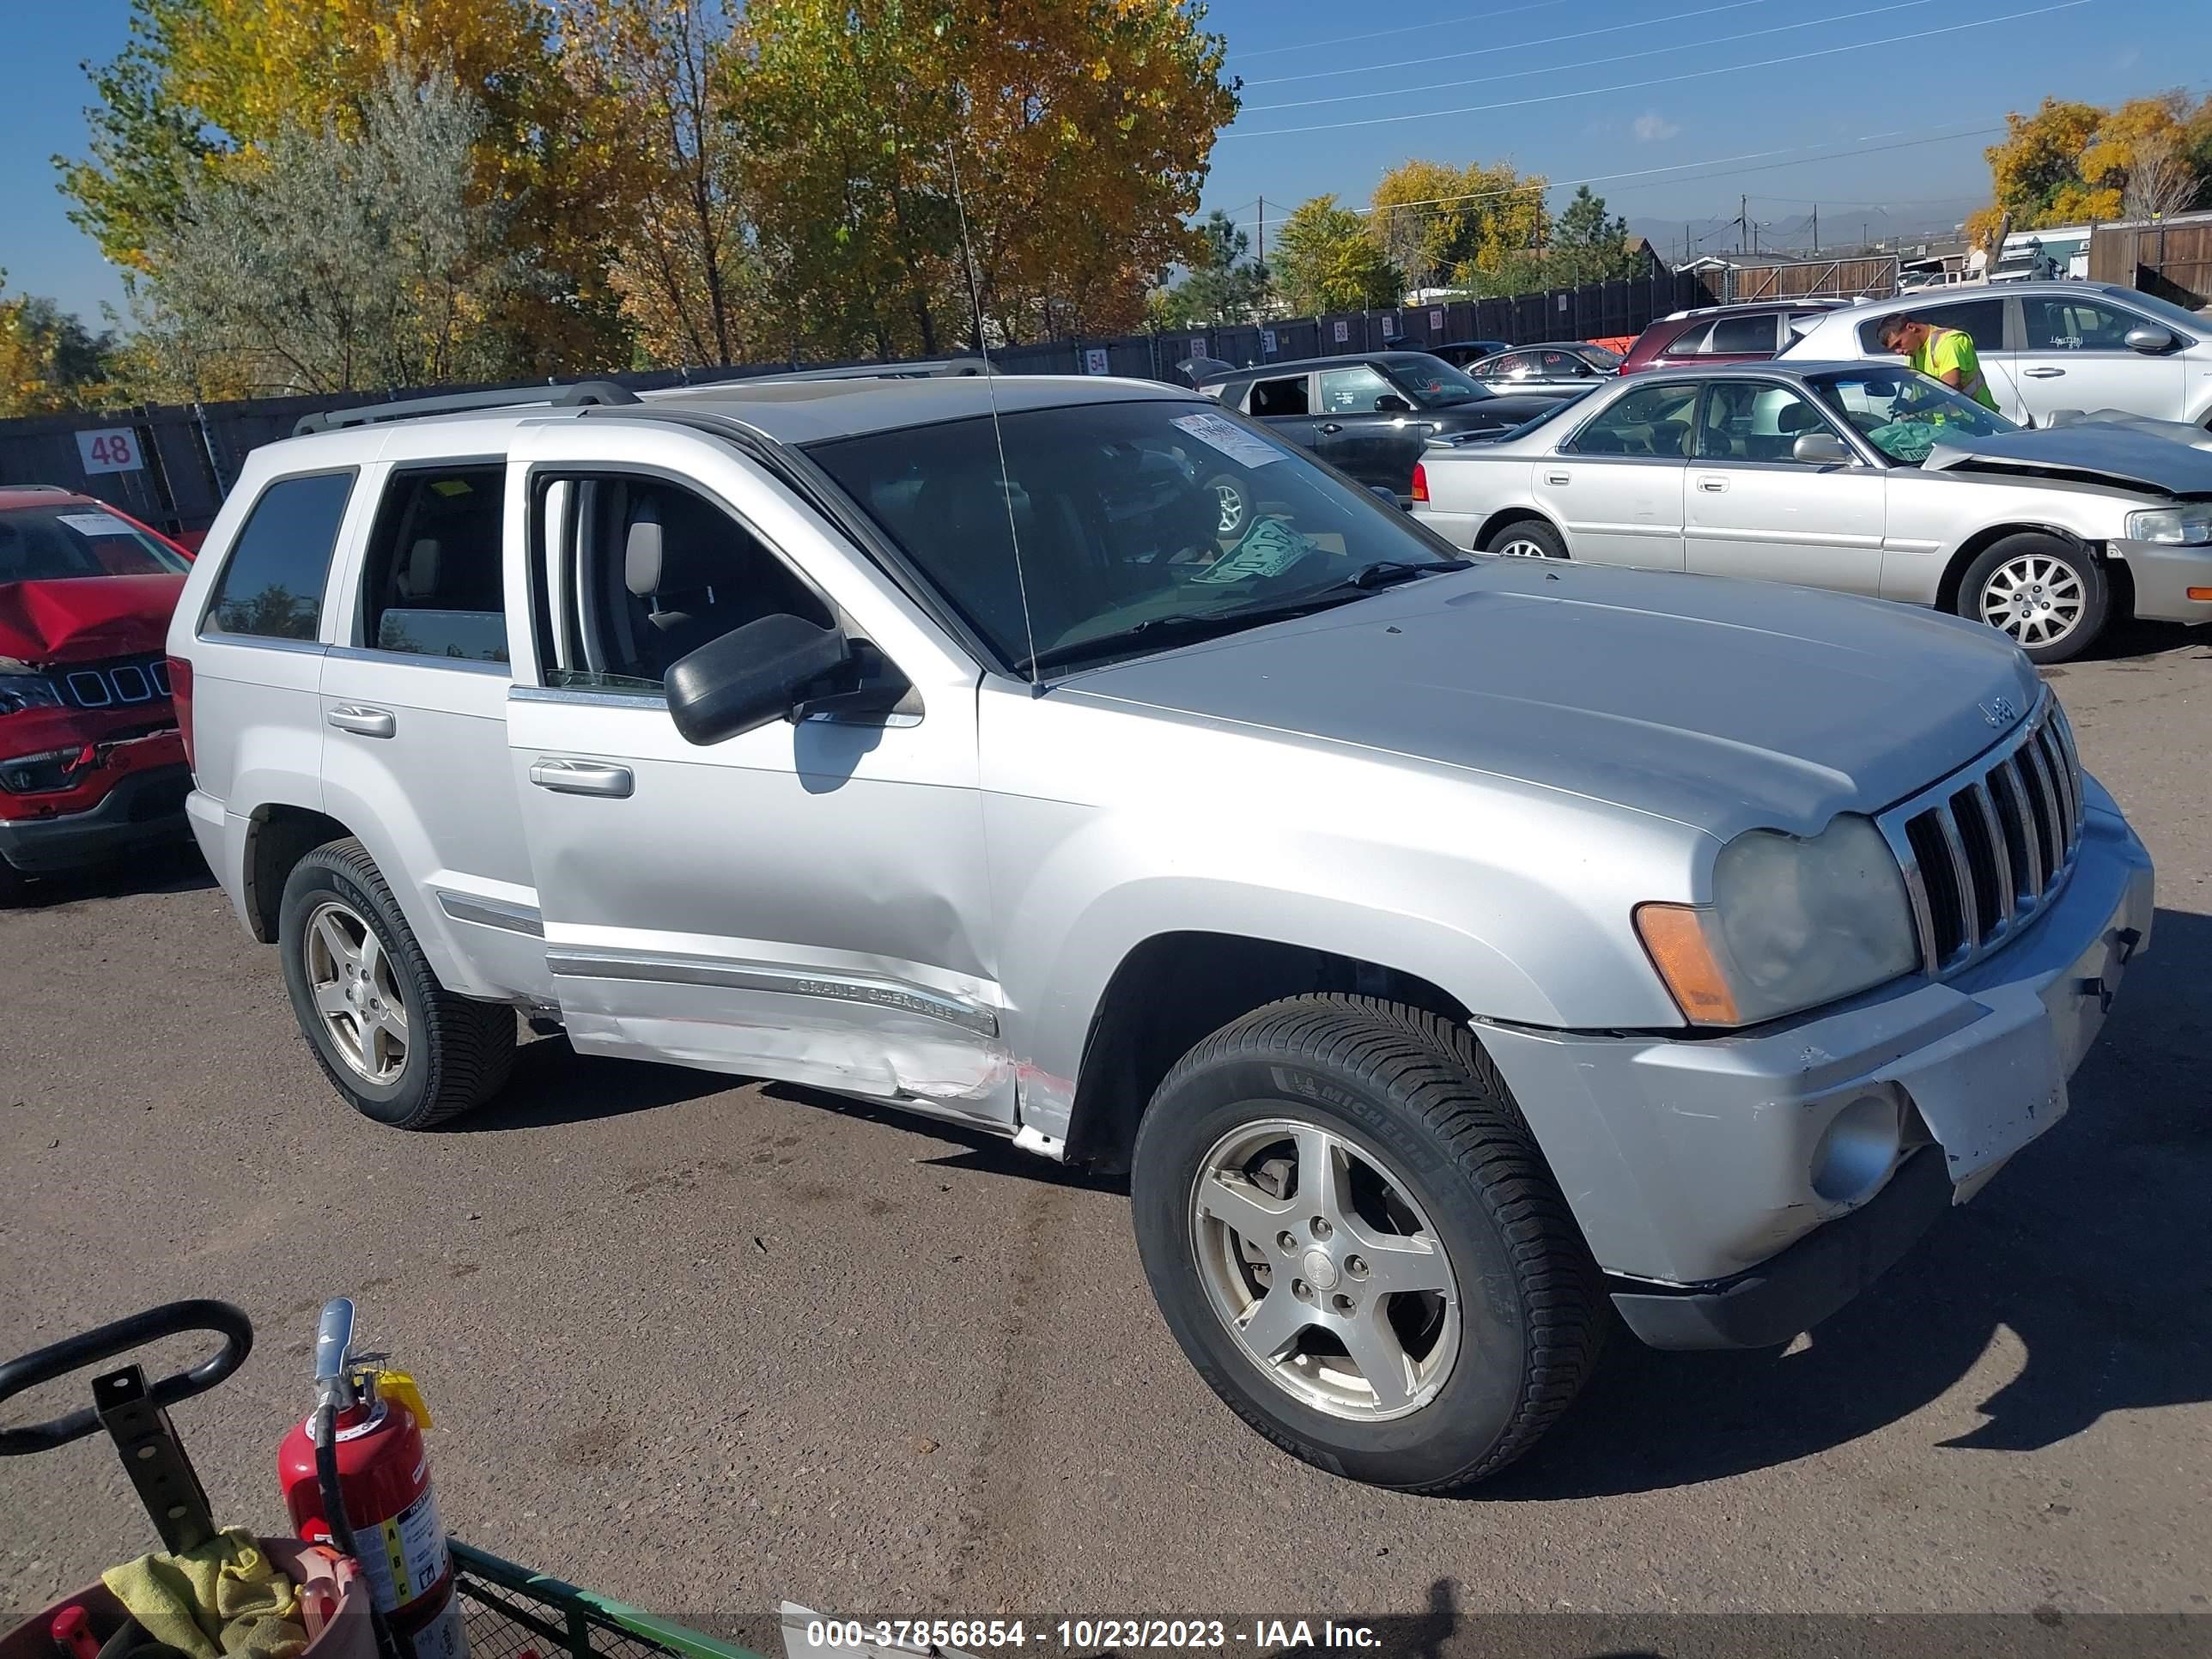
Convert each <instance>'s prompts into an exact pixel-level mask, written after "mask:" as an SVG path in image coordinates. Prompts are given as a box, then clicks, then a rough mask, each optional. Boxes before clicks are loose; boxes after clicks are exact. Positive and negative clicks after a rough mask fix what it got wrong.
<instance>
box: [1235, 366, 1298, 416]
mask: <svg viewBox="0 0 2212 1659" xmlns="http://www.w3.org/2000/svg"><path fill="white" fill-rule="evenodd" d="M1248 412H1249V413H1250V414H1254V415H1258V416H1268V415H1304V414H1305V413H1306V412H1307V408H1306V377H1305V376H1304V375H1303V374H1292V375H1290V376H1288V377H1287V378H1285V379H1284V380H1255V381H1253V383H1252V400H1251V403H1250V404H1249V405H1248Z"/></svg>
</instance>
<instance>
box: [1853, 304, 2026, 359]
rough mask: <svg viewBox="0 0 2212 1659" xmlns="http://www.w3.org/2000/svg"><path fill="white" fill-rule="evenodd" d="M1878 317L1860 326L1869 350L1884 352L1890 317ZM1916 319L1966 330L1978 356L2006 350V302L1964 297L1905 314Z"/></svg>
mask: <svg viewBox="0 0 2212 1659" xmlns="http://www.w3.org/2000/svg"><path fill="white" fill-rule="evenodd" d="M1897 314H1898V313H1894V312H1891V313H1887V315H1885V316H1883V317H1877V318H1875V319H1871V320H1870V321H1868V322H1863V323H1861V324H1860V325H1859V344H1860V345H1861V347H1862V348H1863V349H1865V350H1866V351H1868V352H1869V353H1870V354H1872V355H1874V356H1881V325H1882V324H1883V323H1884V322H1885V321H1887V318H1888V317H1890V316H1895V315H1897ZM1904 314H1905V316H1908V317H1910V318H1911V319H1913V320H1914V321H1915V322H1921V323H1933V324H1934V325H1936V327H1938V328H1956V329H1962V330H1964V331H1966V336H1967V337H1969V338H1970V339H1972V341H1973V343H1974V350H1975V352H1976V354H1977V355H1978V356H1986V355H1987V354H1988V353H1990V352H1992V351H2002V350H2003V349H2004V301H2003V300H2002V299H1995V300H1964V301H1954V303H1952V304H1950V305H1947V306H1929V307H1925V308H1924V309H1922V310H1917V311H1908V312H1906V313H1904Z"/></svg>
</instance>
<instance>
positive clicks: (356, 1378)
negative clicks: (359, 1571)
mask: <svg viewBox="0 0 2212 1659" xmlns="http://www.w3.org/2000/svg"><path fill="white" fill-rule="evenodd" d="M335 1305H336V1304H333V1306H334V1307H335ZM351 1315H352V1309H351V1307H350V1305H348V1306H347V1308H346V1310H345V1316H346V1319H347V1321H348V1322H349V1321H350V1318H351ZM329 1317H330V1316H329V1314H328V1313H326V1314H325V1320H326V1322H327V1321H328V1319H329ZM339 1352H340V1353H341V1354H342V1353H343V1342H341V1343H340V1344H339ZM387 1380H388V1381H389V1382H390V1383H392V1385H393V1388H394V1395H395V1397H389V1398H387V1397H385V1396H383V1395H380V1393H379V1391H378V1389H377V1386H376V1381H375V1374H374V1373H373V1372H368V1371H362V1372H360V1373H358V1374H354V1375H347V1376H342V1378H341V1387H340V1389H339V1391H338V1392H339V1396H340V1397H343V1399H344V1401H345V1402H346V1403H345V1404H343V1406H341V1407H339V1408H338V1409H337V1416H336V1421H335V1425H334V1428H335V1434H334V1437H333V1443H332V1447H331V1449H332V1451H333V1452H334V1453H335V1455H336V1457H337V1481H338V1490H339V1491H340V1492H342V1493H343V1494H344V1499H345V1513H346V1520H347V1522H348V1523H349V1525H350V1526H351V1528H352V1529H353V1534H354V1544H355V1547H356V1550H357V1551H358V1553H359V1555H360V1559H361V1564H362V1568H363V1569H364V1570H365V1571H366V1572H367V1573H368V1579H369V1583H370V1585H371V1587H372V1589H373V1590H374V1595H375V1600H376V1605H377V1607H378V1608H379V1609H380V1610H381V1611H382V1613H384V1615H385V1618H386V1620H387V1621H388V1622H389V1623H390V1625H391V1626H392V1631H393V1632H394V1634H396V1635H400V1636H404V1637H405V1638H409V1639H410V1643H411V1644H412V1646H413V1648H414V1650H415V1653H416V1659H463V1654H464V1651H465V1649H464V1638H463V1637H462V1633H461V1620H460V1606H459V1601H458V1600H457V1598H456V1597H455V1596H454V1595H453V1552H452V1550H451V1549H450V1548H448V1547H447V1541H446V1529H445V1528H444V1527H443V1525H441V1523H440V1522H439V1519H438V1501H437V1498H436V1497H435V1494H434V1493H433V1492H432V1491H431V1489H430V1465H429V1459H428V1455H426V1453H425V1452H424V1449H423V1446H422V1425H421V1424H420V1423H419V1422H417V1420H416V1414H415V1413H414V1412H413V1411H412V1410H411V1409H410V1403H409V1402H410V1400H411V1399H412V1398H413V1397H415V1396H414V1390H413V1383H412V1380H411V1379H410V1378H407V1377H405V1376H400V1375H398V1374H391V1375H389V1376H388V1378H387ZM333 1403H335V1400H334V1401H333ZM276 1474H277V1480H278V1483H279V1485H280V1486H282V1488H283V1493H284V1508H285V1511H286V1513H288V1514H289V1516H291V1520H292V1526H293V1529H294V1530H295V1532H296V1533H297V1534H299V1536H300V1537H301V1538H303V1539H305V1540H307V1541H309V1542H311V1543H321V1542H326V1541H329V1540H330V1526H329V1523H328V1519H327V1516H326V1515H325V1510H324V1507H323V1494H322V1490H321V1486H320V1484H319V1480H318V1479H317V1475H316V1470H315V1443H314V1437H313V1419H312V1418H311V1419H307V1421H306V1422H302V1423H300V1424H297V1425H295V1426H294V1427H293V1429H292V1431H291V1432H290V1433H289V1434H288V1435H286V1436H285V1437H284V1443H283V1445H282V1446H280V1447H279V1448H278V1449H277V1452H276Z"/></svg>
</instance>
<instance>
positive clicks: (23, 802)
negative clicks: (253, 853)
mask: <svg viewBox="0 0 2212 1659" xmlns="http://www.w3.org/2000/svg"><path fill="white" fill-rule="evenodd" d="M190 568H191V556H189V555H188V554H186V553H185V550H183V549H182V548H180V547H179V546H178V545H177V544H175V543H174V542H173V541H171V540H169V539H168V538H167V537H166V536H163V535H161V533H160V532H157V531H155V530H151V529H149V528H148V527H147V526H144V525H143V524H140V523H139V522H138V521H137V520H135V519H133V518H131V517H130V516H129V515H128V514H127V513H121V512H118V511H117V510H116V509H115V508H114V507H110V506H108V505H107V504H106V502H105V501H95V500H94V498H93V497H91V496H89V495H76V494H73V493H72V492H70V491H69V490H66V489H58V488H55V487H53V486H51V485H27V486H0V898H6V897H9V896H13V894H14V893H15V891H16V890H18V889H19V888H20V887H21V883H22V879H23V878H24V877H26V876H40V875H48V874H52V873H55V872H60V871H64V870H73V869H78V868H82V867H83V866H87V865H92V864H98V863H100V862H103V861H105V860H109V859H112V858H115V857H117V856H118V855H121V854H127V853H129V852H131V851H133V850H134V849H136V848H140V847H143V846H146V845H148V844H149V843H152V842H161V841H170V840H174V839H175V838H177V837H178V836H179V835H181V834H182V833H183V831H184V829H185V823H184V805H185V793H186V792H187V791H189V790H190V789H191V769H190V768H189V767H188V766H187V765H186V764H185V747H184V743H183V741H182V739H181V738H179V734H178V731H177V711H176V707H175V705H174V703H173V702H171V700H170V696H169V690H170V688H169V668H168V660H167V655H166V654H165V649H164V645H163V640H164V636H165V635H167V632H168V627H169V613H170V612H171V611H173V610H175V609H176V605H177V595H178V593H179V592H181V591H182V589H183V587H184V585H185V573H186V572H187V571H188V570H189V569H190Z"/></svg>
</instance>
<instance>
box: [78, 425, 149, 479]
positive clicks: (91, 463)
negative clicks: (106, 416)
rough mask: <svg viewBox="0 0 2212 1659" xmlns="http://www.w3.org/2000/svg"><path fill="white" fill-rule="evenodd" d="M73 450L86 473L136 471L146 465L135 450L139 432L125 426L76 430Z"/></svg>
mask: <svg viewBox="0 0 2212 1659" xmlns="http://www.w3.org/2000/svg"><path fill="white" fill-rule="evenodd" d="M76 453H77V459H79V460H81V461H82V462H83V463H84V470H85V471H86V472H87V473H88V474H89V473H94V472H136V471H139V470H140V469H142V468H143V466H144V465H146V463H145V461H144V460H143V459H141V458H140V456H139V453H138V435H137V433H135V432H133V431H132V430H131V428H129V427H127V426H118V427H112V428H108V429H107V430H106V431H104V432H80V433H78V434H77V435H76Z"/></svg>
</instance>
